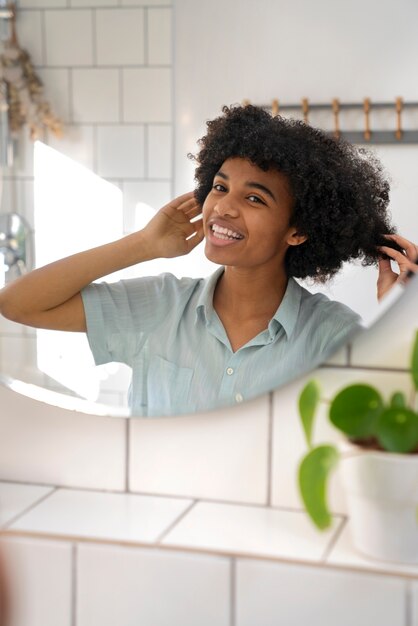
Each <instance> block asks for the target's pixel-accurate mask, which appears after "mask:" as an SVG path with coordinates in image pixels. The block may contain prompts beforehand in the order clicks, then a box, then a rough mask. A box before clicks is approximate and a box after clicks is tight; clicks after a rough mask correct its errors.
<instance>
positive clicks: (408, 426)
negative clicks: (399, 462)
mask: <svg viewBox="0 0 418 626" xmlns="http://www.w3.org/2000/svg"><path fill="white" fill-rule="evenodd" d="M377 438H378V440H379V443H380V444H381V446H382V447H383V448H384V449H385V450H389V452H404V453H408V452H412V450H415V448H416V447H417V446H418V415H417V414H416V413H414V412H413V411H411V410H410V409H408V408H406V407H402V408H390V409H386V411H383V413H382V414H381V416H380V418H379V421H378V424H377Z"/></svg>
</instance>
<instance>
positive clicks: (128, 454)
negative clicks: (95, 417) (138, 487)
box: [125, 418, 131, 493]
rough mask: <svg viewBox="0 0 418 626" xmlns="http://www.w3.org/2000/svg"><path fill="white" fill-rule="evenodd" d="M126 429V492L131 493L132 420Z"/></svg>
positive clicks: (128, 421)
mask: <svg viewBox="0 0 418 626" xmlns="http://www.w3.org/2000/svg"><path fill="white" fill-rule="evenodd" d="M126 422H127V423H126V429H125V491H126V492H127V493H130V464H131V420H130V418H128V419H127V420H126Z"/></svg>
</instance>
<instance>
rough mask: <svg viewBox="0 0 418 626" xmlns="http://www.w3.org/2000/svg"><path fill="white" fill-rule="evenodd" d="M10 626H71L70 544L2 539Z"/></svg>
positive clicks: (71, 558) (25, 539) (11, 538)
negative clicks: (10, 611)
mask: <svg viewBox="0 0 418 626" xmlns="http://www.w3.org/2000/svg"><path fill="white" fill-rule="evenodd" d="M0 549H1V554H2V556H3V557H4V561H5V569H6V572H7V576H8V586H9V587H10V591H11V594H10V595H11V597H10V604H11V608H12V616H13V621H12V622H11V625H12V626H58V625H59V626H72V624H73V623H74V622H73V621H72V614H73V606H72V605H73V590H72V577H73V573H72V563H73V550H72V546H71V544H69V543H64V542H58V541H42V540H38V539H29V538H26V537H25V538H14V537H7V538H2V539H1V541H0Z"/></svg>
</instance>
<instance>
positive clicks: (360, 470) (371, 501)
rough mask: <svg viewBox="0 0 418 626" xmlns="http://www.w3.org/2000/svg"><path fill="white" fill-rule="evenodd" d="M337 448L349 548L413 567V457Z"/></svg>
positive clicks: (416, 482)
mask: <svg viewBox="0 0 418 626" xmlns="http://www.w3.org/2000/svg"><path fill="white" fill-rule="evenodd" d="M342 448H343V449H342V462H341V464H340V471H341V472H342V482H343V486H344V488H345V492H346V498H347V508H348V513H349V516H350V526H351V532H352V539H353V543H354V547H355V548H356V549H357V550H358V551H359V552H361V553H362V554H363V555H365V556H368V557H372V558H375V559H379V560H383V561H393V562H399V563H409V564H418V513H417V508H418V454H409V455H407V454H395V453H392V452H380V451H364V450H362V449H361V448H359V447H357V446H352V445H350V444H344V446H343V447H342Z"/></svg>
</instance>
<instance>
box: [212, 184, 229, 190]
mask: <svg viewBox="0 0 418 626" xmlns="http://www.w3.org/2000/svg"><path fill="white" fill-rule="evenodd" d="M212 189H215V191H226V189H225V187H224V186H223V185H221V184H220V183H215V184H214V185H213V187H212Z"/></svg>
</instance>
